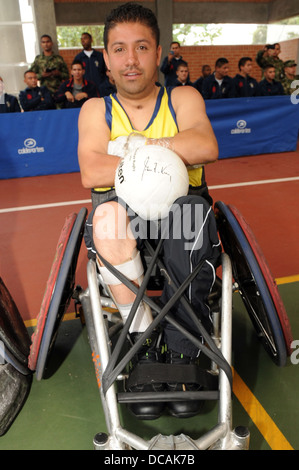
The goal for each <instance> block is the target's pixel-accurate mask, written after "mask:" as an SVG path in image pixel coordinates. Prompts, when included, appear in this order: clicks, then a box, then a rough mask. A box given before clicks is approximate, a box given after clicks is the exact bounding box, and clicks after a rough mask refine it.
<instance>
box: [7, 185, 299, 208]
mask: <svg viewBox="0 0 299 470" xmlns="http://www.w3.org/2000/svg"><path fill="white" fill-rule="evenodd" d="M289 181H299V176H292V177H289V178H277V179H272V180H259V181H246V182H244V183H229V184H219V185H215V186H209V189H210V190H216V189H229V188H238V187H242V186H255V185H259V184H271V183H287V182H289ZM90 202H91V200H90V199H82V200H81V201H65V202H54V203H51V204H37V205H34V206H21V207H8V208H6V209H0V214H5V213H8V212H19V211H30V210H35V209H48V208H51V207H61V206H73V205H78V204H81V205H82V204H88V203H90Z"/></svg>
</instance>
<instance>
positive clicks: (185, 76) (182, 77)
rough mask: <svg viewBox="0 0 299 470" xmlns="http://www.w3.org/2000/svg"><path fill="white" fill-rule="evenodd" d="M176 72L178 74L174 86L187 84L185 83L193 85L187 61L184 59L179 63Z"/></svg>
mask: <svg viewBox="0 0 299 470" xmlns="http://www.w3.org/2000/svg"><path fill="white" fill-rule="evenodd" d="M176 74H177V79H176V81H175V82H174V84H173V86H185V85H189V86H193V85H192V82H191V80H190V78H189V67H188V64H187V62H185V61H183V62H181V63H180V64H179V66H178V68H177V70H176Z"/></svg>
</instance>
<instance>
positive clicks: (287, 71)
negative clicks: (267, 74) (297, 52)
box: [281, 60, 299, 95]
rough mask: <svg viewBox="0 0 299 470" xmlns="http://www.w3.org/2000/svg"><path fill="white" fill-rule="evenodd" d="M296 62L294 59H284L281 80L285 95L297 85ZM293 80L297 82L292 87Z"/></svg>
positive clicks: (298, 78) (289, 93) (298, 76)
mask: <svg viewBox="0 0 299 470" xmlns="http://www.w3.org/2000/svg"><path fill="white" fill-rule="evenodd" d="M296 67H297V64H296V62H295V61H294V60H286V61H285V62H284V77H283V79H282V80H281V83H282V86H283V89H284V93H285V95H291V94H292V93H294V91H295V90H296V89H297V88H298V86H299V75H296ZM294 80H298V83H297V84H296V86H294V88H292V83H293V81H294Z"/></svg>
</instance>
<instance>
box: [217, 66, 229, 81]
mask: <svg viewBox="0 0 299 470" xmlns="http://www.w3.org/2000/svg"><path fill="white" fill-rule="evenodd" d="M216 72H217V75H218V77H220V78H224V77H226V76H227V75H228V72H229V65H228V64H223V65H222V66H221V67H217V68H216Z"/></svg>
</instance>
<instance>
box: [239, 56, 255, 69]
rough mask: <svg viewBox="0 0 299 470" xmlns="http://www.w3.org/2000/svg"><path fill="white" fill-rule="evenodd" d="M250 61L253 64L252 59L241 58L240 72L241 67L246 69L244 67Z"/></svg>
mask: <svg viewBox="0 0 299 470" xmlns="http://www.w3.org/2000/svg"><path fill="white" fill-rule="evenodd" d="M248 61H250V62H252V58H251V57H241V59H240V60H239V63H238V67H239V70H241V67H244V65H245V64H246V62H248Z"/></svg>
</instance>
